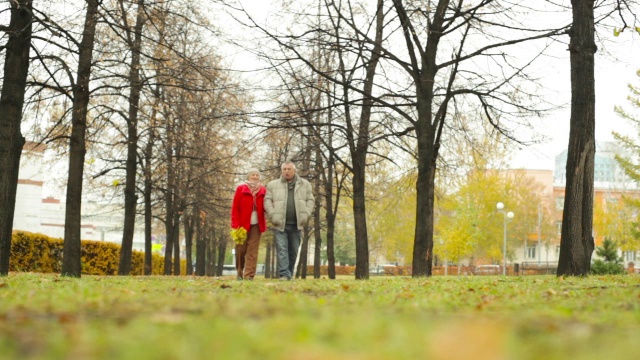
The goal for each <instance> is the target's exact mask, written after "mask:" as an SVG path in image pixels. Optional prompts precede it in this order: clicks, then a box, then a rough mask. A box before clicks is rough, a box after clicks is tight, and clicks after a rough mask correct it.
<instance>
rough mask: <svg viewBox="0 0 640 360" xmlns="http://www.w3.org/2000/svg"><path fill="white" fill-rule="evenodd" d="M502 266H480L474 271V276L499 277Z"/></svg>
mask: <svg viewBox="0 0 640 360" xmlns="http://www.w3.org/2000/svg"><path fill="white" fill-rule="evenodd" d="M500 270H501V266H500V265H478V266H476V267H475V269H474V270H473V274H474V275H497V274H500Z"/></svg>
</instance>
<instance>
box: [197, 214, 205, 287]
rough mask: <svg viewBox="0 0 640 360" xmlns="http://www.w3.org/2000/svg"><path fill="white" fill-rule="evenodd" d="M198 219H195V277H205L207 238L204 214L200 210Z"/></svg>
mask: <svg viewBox="0 0 640 360" xmlns="http://www.w3.org/2000/svg"><path fill="white" fill-rule="evenodd" d="M197 212H198V218H197V219H196V221H197V223H196V233H197V236H196V275H197V276H204V275H205V267H206V266H205V265H206V261H207V238H206V236H205V233H204V229H205V221H206V216H207V215H206V213H205V212H204V211H202V210H200V209H198V210H197Z"/></svg>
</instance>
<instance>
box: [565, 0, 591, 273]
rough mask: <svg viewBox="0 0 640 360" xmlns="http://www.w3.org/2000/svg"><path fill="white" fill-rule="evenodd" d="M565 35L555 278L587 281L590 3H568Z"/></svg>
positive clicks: (589, 154)
mask: <svg viewBox="0 0 640 360" xmlns="http://www.w3.org/2000/svg"><path fill="white" fill-rule="evenodd" d="M571 3H572V9H573V25H572V27H571V31H570V37H571V40H570V42H569V56H570V62H571V121H570V131H569V148H568V153H567V167H566V170H567V171H566V173H567V175H566V176H567V177H566V188H565V189H566V190H565V198H564V211H563V213H562V233H561V240H560V259H559V261H558V271H557V275H558V276H560V275H575V276H586V275H588V274H589V270H590V269H591V255H592V254H593V249H594V241H593V236H592V229H593V176H594V174H593V171H594V168H593V166H594V157H595V78H594V54H595V52H596V50H597V48H596V45H595V41H594V32H595V29H594V13H593V5H594V1H592V0H582V1H578V0H573V1H571Z"/></svg>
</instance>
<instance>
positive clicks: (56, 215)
mask: <svg viewBox="0 0 640 360" xmlns="http://www.w3.org/2000/svg"><path fill="white" fill-rule="evenodd" d="M45 149H46V146H45V145H43V144H36V143H33V142H29V141H28V142H27V143H26V144H25V145H24V147H23V150H22V156H21V157H20V172H19V175H18V189H17V194H16V205H15V213H14V220H13V229H14V230H23V231H29V232H33V233H41V234H44V235H47V236H50V237H54V238H63V237H64V223H65V211H66V204H65V202H64V201H61V200H60V199H55V198H51V197H47V198H43V186H44V184H45V181H46V178H45V175H44V171H43V170H44V166H43V157H44V151H45ZM136 223H137V224H138V225H137V226H136V229H135V233H134V240H133V249H134V250H140V251H144V229H143V227H142V226H141V222H140V221H137V222H136ZM123 224H124V210H123V209H122V207H121V206H115V205H111V204H99V203H97V202H91V201H87V202H83V203H82V219H81V234H80V238H81V239H83V240H97V241H109V242H114V243H118V244H120V243H121V242H122V227H123Z"/></svg>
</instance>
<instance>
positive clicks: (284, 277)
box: [280, 276, 289, 281]
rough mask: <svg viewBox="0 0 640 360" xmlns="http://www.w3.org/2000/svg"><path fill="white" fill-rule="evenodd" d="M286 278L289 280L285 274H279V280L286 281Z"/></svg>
mask: <svg viewBox="0 0 640 360" xmlns="http://www.w3.org/2000/svg"><path fill="white" fill-rule="evenodd" d="M287 280H289V278H288V277H286V276H280V281H287Z"/></svg>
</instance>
